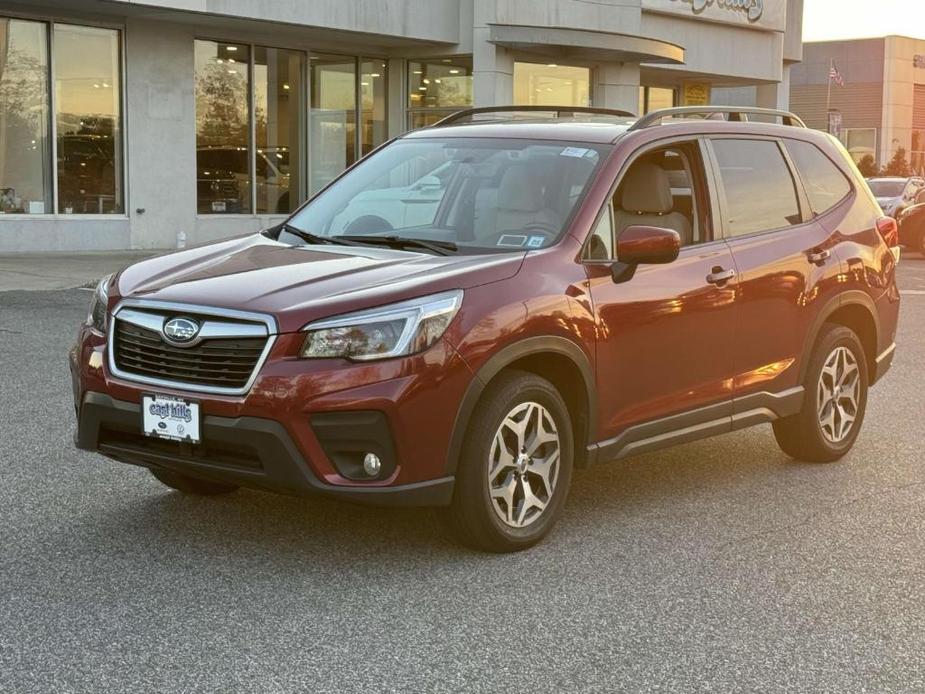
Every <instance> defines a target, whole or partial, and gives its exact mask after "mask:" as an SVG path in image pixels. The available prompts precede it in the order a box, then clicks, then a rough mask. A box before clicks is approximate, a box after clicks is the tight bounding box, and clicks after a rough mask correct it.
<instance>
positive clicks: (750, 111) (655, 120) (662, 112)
mask: <svg viewBox="0 0 925 694" xmlns="http://www.w3.org/2000/svg"><path fill="white" fill-rule="evenodd" d="M750 115H752V116H777V117H778V118H780V119H781V122H782V123H783V124H784V125H790V126H793V127H795V128H805V127H806V123H804V122H803V121H802V119H801V118H800V117H799V116H797V115H796V114H794V113H791V112H790V111H779V110H778V109H774V108H757V107H754V106H678V107H676V108H663V109H659V110H658V111H652V112H651V113H649V114H646V115H645V116H643V117H642V118H640V119H639V120H638V121H636V122H635V123H634V124H633V126H632V127H631V128H630V130H642V129H643V128H648V127H649V126H652V125H657V124H659V123H661V121H662V120H663V119H665V118H673V117H675V116H703V117H704V119H709V118H715V117H716V116H726V118H725V119H724V120H727V121H733V122H742V123H746V122H748V117H749V116H750Z"/></svg>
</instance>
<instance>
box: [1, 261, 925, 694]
mask: <svg viewBox="0 0 925 694" xmlns="http://www.w3.org/2000/svg"><path fill="white" fill-rule="evenodd" d="M901 288H902V289H903V291H904V294H905V296H904V304H903V310H902V318H901V324H900V335H899V340H898V342H899V349H898V352H897V357H896V362H895V366H894V368H893V370H892V372H891V373H890V374H889V375H888V377H887V378H886V380H885V381H884V382H883V383H882V384H881V385H879V386H878V387H877V388H876V389H874V391H873V392H872V399H871V402H870V407H869V410H868V415H867V420H866V423H865V429H864V431H863V433H862V435H861V438H860V440H859V441H858V444H857V447H856V448H855V450H854V451H853V452H852V453H851V454H850V455H849V456H848V457H847V458H846V459H845V460H844V461H842V462H841V463H838V464H834V465H806V464H797V463H794V462H792V461H790V460H789V459H788V458H786V457H785V456H784V455H783V454H782V453H781V452H780V451H779V449H778V448H777V446H776V444H775V442H774V439H773V437H772V434H771V430H770V427H760V428H757V429H752V430H747V431H742V432H739V433H735V434H730V435H727V436H724V437H722V438H719V439H713V440H708V441H703V442H699V443H694V444H690V445H686V446H682V447H679V448H675V449H671V450H669V451H665V452H660V453H655V454H650V455H644V456H641V457H637V458H633V459H629V460H625V461H621V462H618V463H614V464H610V465H603V466H599V467H595V468H591V469H588V470H584V471H580V472H579V473H578V475H577V477H576V479H575V482H574V484H573V488H572V493H571V497H570V499H569V502H568V508H567V510H566V513H565V515H564V518H563V519H562V522H561V523H560V524H559V526H558V527H557V529H556V530H555V531H554V533H553V534H552V535H551V536H550V537H549V538H548V540H547V541H546V542H545V543H543V544H542V545H540V546H539V547H537V548H535V549H533V550H531V551H528V552H525V553H521V554H518V555H509V556H493V555H483V554H478V553H474V552H472V551H469V550H466V549H462V548H460V547H459V546H458V545H456V544H454V543H453V542H452V541H450V540H448V539H446V538H445V537H444V535H443V533H442V531H441V529H440V527H439V525H438V524H437V523H436V522H435V520H434V518H433V515H432V513H431V512H429V511H419V510H382V509H374V508H364V507H356V506H351V505H345V504H340V503H337V502H333V501H327V500H322V499H300V498H288V497H280V496H273V495H269V494H264V493H259V492H251V491H242V492H239V493H236V494H233V495H230V496H225V497H218V498H190V497H184V496H181V495H179V494H176V493H172V492H170V491H169V490H167V489H166V488H165V487H163V486H162V485H160V483H158V482H157V481H156V480H154V479H153V478H152V477H151V476H150V475H148V474H147V473H146V472H145V471H144V470H142V469H140V468H134V467H130V466H126V465H121V464H117V463H113V462H109V461H106V460H104V459H102V458H100V457H98V456H95V455H90V454H86V453H82V452H78V451H76V450H75V449H74V447H73V445H72V441H71V436H72V430H73V425H74V421H73V420H74V417H73V408H72V403H71V392H70V382H69V376H68V370H67V365H66V351H67V349H68V347H69V346H70V344H71V343H72V341H73V339H74V335H75V331H76V326H77V324H78V323H79V322H80V321H81V320H82V319H83V317H84V315H85V312H86V305H87V301H88V298H89V297H88V294H87V293H86V292H85V291H80V290H62V291H43V292H4V293H0V354H2V358H0V466H2V467H0V691H3V692H51V691H66V692H72V691H73V692H101V691H113V692H125V691H133V692H142V691H151V692H155V691H157V692H162V691H182V692H193V691H254V692H264V691H268V692H273V691H289V690H296V689H299V690H303V691H312V692H325V691H348V692H380V691H463V690H464V691H486V692H489V691H490V692H495V691H502V690H504V691H536V692H544V691H577V690H593V691H620V690H622V691H633V692H636V691H644V690H645V691H652V690H662V691H680V690H684V691H689V690H699V691H736V690H740V691H755V690H762V691H769V690H788V691H822V690H825V691H861V690H867V691H921V690H923V689H925V601H923V595H925V564H923V559H922V558H923V556H925V469H923V467H925V450H923V444H925V404H923V399H925V260H923V259H921V258H920V257H917V256H911V255H910V256H909V258H908V259H906V260H904V261H903V264H902V267H901Z"/></svg>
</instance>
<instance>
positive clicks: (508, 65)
mask: <svg viewBox="0 0 925 694" xmlns="http://www.w3.org/2000/svg"><path fill="white" fill-rule="evenodd" d="M489 35H490V29H489V28H488V27H476V28H475V29H474V30H473V34H472V38H473V46H472V82H473V84H472V100H473V102H474V105H475V106H505V105H510V104H513V103H514V58H513V56H512V55H511V54H510V51H508V50H507V49H506V48H504V47H503V46H496V45H495V44H493V43H490V42H489V41H488V38H489Z"/></svg>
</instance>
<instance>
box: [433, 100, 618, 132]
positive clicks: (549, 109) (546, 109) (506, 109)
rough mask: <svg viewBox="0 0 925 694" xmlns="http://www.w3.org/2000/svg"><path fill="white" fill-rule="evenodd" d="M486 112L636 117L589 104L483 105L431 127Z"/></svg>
mask: <svg viewBox="0 0 925 694" xmlns="http://www.w3.org/2000/svg"><path fill="white" fill-rule="evenodd" d="M484 113H551V114H554V116H553V117H554V118H571V117H573V116H575V115H576V114H588V115H596V116H612V117H616V118H635V117H636V114H635V113H630V112H629V111H617V110H614V109H610V108H592V107H589V106H533V105H531V106H482V107H480V108H467V109H464V110H462V111H457V112H456V113H452V114H450V115H449V116H447V117H446V118H444V119H442V120H440V121H437V122H436V123H434V124H433V125H432V126H431V127H434V128H440V127H443V126H446V125H453V124H455V123H459V122H464V121H465V120H467V119H471V118H472V117H473V116H479V115H482V114H484Z"/></svg>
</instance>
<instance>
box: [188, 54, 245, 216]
mask: <svg viewBox="0 0 925 694" xmlns="http://www.w3.org/2000/svg"><path fill="white" fill-rule="evenodd" d="M249 65H250V48H249V47H248V46H246V45H243V44H234V43H217V42H215V41H196V191H197V197H198V204H197V209H198V211H199V213H200V214H203V213H218V214H221V213H226V214H230V213H242V212H250V211H251V194H250V169H249V158H250V157H249V155H248V142H249V140H250V137H249V130H250V121H249V115H248V112H249V110H250V108H249V105H248V93H249V92H248V89H249V85H248V72H249Z"/></svg>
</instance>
